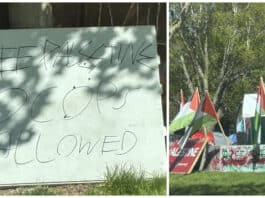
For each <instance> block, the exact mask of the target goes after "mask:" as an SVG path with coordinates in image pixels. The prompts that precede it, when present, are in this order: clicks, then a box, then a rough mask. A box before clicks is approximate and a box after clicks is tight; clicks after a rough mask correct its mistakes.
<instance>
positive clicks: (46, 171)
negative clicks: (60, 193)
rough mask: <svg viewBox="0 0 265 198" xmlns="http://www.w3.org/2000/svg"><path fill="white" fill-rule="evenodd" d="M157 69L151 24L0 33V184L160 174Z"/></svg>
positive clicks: (162, 147)
mask: <svg viewBox="0 0 265 198" xmlns="http://www.w3.org/2000/svg"><path fill="white" fill-rule="evenodd" d="M158 65H159V57H158V55H157V43H156V32H155V28H154V27H153V26H139V27H137V26H136V27H99V28H97V27H92V28H58V29H24V30H22V29H21V30H1V31H0V170H1V171H0V185H13V184H31V183H62V182H63V183H69V182H80V181H98V180H103V179H104V175H105V172H106V167H110V168H111V167H114V166H115V165H122V166H124V167H126V166H128V167H129V166H131V165H132V166H134V167H136V168H141V169H143V170H145V171H146V172H148V173H153V172H159V173H165V167H166V163H165V162H166V160H165V159H166V158H165V145H164V137H163V118H162V106H161V87H160V81H159V68H158ZM147 101H148V102H147ZM125 165H126V166H125Z"/></svg>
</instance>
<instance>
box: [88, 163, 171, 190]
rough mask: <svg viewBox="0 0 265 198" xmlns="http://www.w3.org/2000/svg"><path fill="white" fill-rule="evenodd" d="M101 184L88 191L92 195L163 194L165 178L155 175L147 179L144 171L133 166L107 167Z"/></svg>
mask: <svg viewBox="0 0 265 198" xmlns="http://www.w3.org/2000/svg"><path fill="white" fill-rule="evenodd" d="M105 178H106V181H105V182H104V184H103V185H101V186H99V187H97V188H95V189H93V190H92V191H88V193H87V194H94V195H165V194H166V178H165V177H160V176H155V177H153V178H152V179H150V180H148V179H146V177H145V173H144V172H143V171H141V170H136V169H135V168H134V167H129V168H125V167H123V166H122V167H119V166H115V167H114V168H113V169H110V168H107V172H106V175H105Z"/></svg>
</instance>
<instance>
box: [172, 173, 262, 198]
mask: <svg viewBox="0 0 265 198" xmlns="http://www.w3.org/2000/svg"><path fill="white" fill-rule="evenodd" d="M170 194H171V195H265V173H237V172H209V171H203V172H195V173H191V174H190V175H176V174H170Z"/></svg>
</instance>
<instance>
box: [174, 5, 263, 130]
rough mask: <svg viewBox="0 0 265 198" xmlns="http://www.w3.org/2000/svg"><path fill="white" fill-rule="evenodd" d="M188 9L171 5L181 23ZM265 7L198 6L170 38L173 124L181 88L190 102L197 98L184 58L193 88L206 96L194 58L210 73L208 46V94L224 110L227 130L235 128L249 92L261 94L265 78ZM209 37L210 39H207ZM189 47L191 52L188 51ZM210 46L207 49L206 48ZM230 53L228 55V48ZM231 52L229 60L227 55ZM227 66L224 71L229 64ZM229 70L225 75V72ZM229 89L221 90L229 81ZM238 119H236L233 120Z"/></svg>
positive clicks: (175, 16) (190, 9)
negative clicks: (193, 94)
mask: <svg viewBox="0 0 265 198" xmlns="http://www.w3.org/2000/svg"><path fill="white" fill-rule="evenodd" d="M181 8H183V4H181V3H171V4H170V10H171V13H174V14H171V19H170V21H171V23H173V21H174V20H175V21H178V20H179V18H178V16H180V12H181ZM264 21H265V4H263V3H238V4H234V3H192V4H191V6H190V8H189V10H188V11H187V14H186V16H185V17H183V18H182V25H181V27H180V30H179V31H177V32H176V33H175V34H174V35H173V36H172V37H171V40H170V45H169V47H170V56H169V58H170V120H171V119H172V118H173V116H174V115H175V114H176V112H177V111H178V106H179V104H178V101H179V90H180V89H181V88H182V89H183V91H184V95H185V97H186V99H187V98H188V97H189V96H190V95H191V91H190V90H189V89H188V84H187V78H186V77H185V75H184V70H183V67H182V62H181V59H180V56H183V58H184V60H185V64H186V67H187V70H188V72H189V75H190V79H191V81H192V84H193V87H199V90H200V93H201V94H203V91H204V90H203V89H204V88H205V87H204V84H203V80H202V78H201V77H200V76H199V75H198V69H196V66H195V64H194V61H193V60H192V59H191V55H192V56H194V59H196V61H197V62H198V64H199V65H200V66H201V68H202V70H203V72H204V71H205V68H206V66H205V65H206V64H205V54H204V53H203V51H204V48H205V47H206V48H207V51H208V60H209V71H208V72H206V74H205V76H206V80H208V83H209V84H208V90H209V93H210V95H211V97H212V98H214V97H216V98H219V100H217V102H216V103H215V106H216V108H217V109H220V110H222V112H223V114H224V117H223V119H222V122H223V125H224V128H225V129H230V130H231V129H233V127H234V122H235V119H236V112H237V109H238V106H239V104H240V102H241V101H242V100H243V94H244V93H255V92H256V87H257V85H258V82H259V77H260V76H263V77H264V76H265V70H264V62H265V56H264V52H265V45H264V43H265V34H264V28H265V26H264ZM206 39H207V41H206ZM184 40H185V42H186V45H187V46H189V48H190V51H189V50H187V48H186V47H185V43H184ZM206 43H207V45H206ZM228 48H229V49H230V50H228V51H227V49H228ZM225 53H226V61H224V54H225ZM224 64H225V65H226V67H223V65H224ZM222 72H223V74H224V75H223V74H222ZM224 79H225V81H224V88H223V90H222V91H221V93H220V95H217V88H218V86H219V85H220V83H221V82H222V80H224ZM231 118H232V119H231Z"/></svg>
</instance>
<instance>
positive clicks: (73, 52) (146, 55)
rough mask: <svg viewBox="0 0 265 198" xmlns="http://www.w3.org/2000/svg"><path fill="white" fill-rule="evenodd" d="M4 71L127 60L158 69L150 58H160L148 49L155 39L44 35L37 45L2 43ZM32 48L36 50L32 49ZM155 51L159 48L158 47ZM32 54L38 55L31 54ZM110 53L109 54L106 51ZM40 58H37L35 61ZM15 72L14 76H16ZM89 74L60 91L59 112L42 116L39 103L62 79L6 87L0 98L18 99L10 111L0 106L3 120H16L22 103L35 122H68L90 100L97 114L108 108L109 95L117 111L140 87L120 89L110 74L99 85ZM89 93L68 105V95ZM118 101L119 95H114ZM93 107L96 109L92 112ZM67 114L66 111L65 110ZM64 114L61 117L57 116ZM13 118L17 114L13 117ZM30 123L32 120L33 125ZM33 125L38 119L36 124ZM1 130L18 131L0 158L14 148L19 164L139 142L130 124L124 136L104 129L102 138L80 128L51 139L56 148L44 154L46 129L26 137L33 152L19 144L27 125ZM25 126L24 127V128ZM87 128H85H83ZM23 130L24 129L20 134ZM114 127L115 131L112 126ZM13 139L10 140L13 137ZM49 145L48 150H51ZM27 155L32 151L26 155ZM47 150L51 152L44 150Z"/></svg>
mask: <svg viewBox="0 0 265 198" xmlns="http://www.w3.org/2000/svg"><path fill="white" fill-rule="evenodd" d="M0 46H1V47H0V77H1V78H2V79H4V78H5V74H7V73H8V74H10V73H11V74H12V73H14V72H16V73H18V72H19V71H22V70H26V69H27V70H30V69H32V68H35V67H40V68H43V69H44V70H47V71H48V70H51V69H54V68H56V67H63V68H65V69H67V68H74V67H76V68H77V69H81V71H80V72H82V71H83V69H86V70H88V74H89V75H90V74H91V73H92V72H93V71H94V70H95V69H96V68H97V67H105V66H108V67H109V66H112V65H124V67H129V66H132V65H133V66H143V67H146V68H148V69H151V70H155V68H154V67H152V65H149V64H148V61H149V60H152V59H156V55H154V54H152V53H151V55H150V49H151V48H153V44H152V43H148V42H145V41H143V42H142V43H139V42H138V43H137V44H133V43H127V44H115V45H114V44H110V43H98V42H95V41H93V40H88V41H86V43H85V44H84V45H80V44H73V43H71V42H70V41H65V42H62V43H59V42H56V41H52V40H51V39H46V40H44V41H43V42H42V43H40V44H38V45H30V44H29V45H23V46H15V47H14V46H4V45H0ZM33 51H34V53H32V52H33ZM155 53H156V52H155ZM33 54H34V55H33ZM106 54H107V55H106ZM36 62H37V63H36ZM13 77H16V76H13ZM90 80H91V77H88V82H87V84H85V85H84V83H82V85H79V84H78V83H77V84H76V85H72V86H70V87H69V88H68V89H67V90H66V91H65V92H64V93H63V94H62V96H61V98H60V99H59V100H56V103H57V104H56V106H60V107H61V112H58V114H56V115H54V114H52V113H51V114H48V115H46V117H45V118H40V117H39V116H38V115H39V114H40V109H39V108H40V107H39V105H40V104H42V103H45V101H44V102H43V101H42V100H44V99H45V98H47V96H49V94H50V93H51V92H54V91H56V90H57V89H59V88H60V87H59V85H56V83H55V84H54V85H53V86H48V87H47V88H44V89H42V90H40V91H39V92H38V93H34V95H32V94H31V90H27V88H26V87H5V88H2V89H1V90H0V103H1V102H3V101H1V98H4V97H5V96H6V95H8V96H9V98H11V99H12V97H10V96H12V95H13V96H16V97H17V98H19V102H18V103H17V105H15V108H13V107H12V108H10V109H9V111H8V112H7V113H5V112H1V109H0V124H5V122H8V121H12V119H14V118H15V116H16V115H17V114H18V113H19V112H20V111H22V110H23V109H24V110H26V111H29V119H30V120H31V121H32V123H33V124H34V123H35V124H36V125H37V126H38V125H42V124H45V123H46V124H47V123H56V121H58V119H60V120H61V121H63V122H68V121H70V120H74V119H76V118H77V117H79V116H82V114H84V113H85V112H88V111H89V110H90V109H89V106H90V104H92V103H93V105H94V106H95V107H96V109H97V112H96V113H97V115H100V114H101V113H104V108H103V107H102V104H103V103H104V102H105V101H107V100H110V99H115V98H119V103H115V104H114V103H113V105H112V106H111V107H110V108H111V110H112V111H119V110H122V109H123V108H124V107H126V104H127V101H128V96H129V95H130V93H131V92H135V91H138V90H140V89H141V88H140V87H134V88H132V87H130V88H128V89H123V90H122V93H121V89H120V88H119V86H118V85H117V84H116V83H115V82H111V81H110V80H104V79H103V80H101V81H99V82H98V84H97V85H96V86H95V85H93V86H91V85H90V82H89V81H90ZM106 86H109V87H111V91H110V92H108V93H107V94H106V93H105V92H104V87H106ZM84 92H85V93H86V96H85V97H86V100H85V103H84V104H82V105H79V106H78V108H76V109H75V110H74V112H73V111H71V110H69V109H71V108H69V106H68V101H71V100H73V98H74V96H75V95H76V94H80V93H84ZM112 101H117V100H112ZM72 109H73V108H72ZM93 113H94V112H93ZM62 115H63V116H62ZM58 116H60V117H58ZM14 120H15V119H14ZM32 123H30V124H31V125H32ZM33 126H34V125H33ZM4 130H5V128H4V129H2V131H0V138H1V136H2V138H4V136H5V135H7V134H8V135H10V136H12V135H13V134H16V135H14V137H9V141H10V142H9V144H7V145H6V146H5V147H4V148H0V151H5V152H1V154H2V155H0V158H9V157H10V156H11V151H13V152H12V155H13V158H14V162H15V163H16V164H17V165H25V164H29V163H32V162H38V163H50V162H53V161H56V160H57V159H59V158H69V157H71V156H77V155H85V156H86V157H87V158H89V157H90V156H91V155H93V153H97V154H99V155H108V154H113V155H116V156H122V155H126V154H128V153H129V152H131V151H132V150H133V149H134V148H135V147H136V145H137V136H136V134H137V133H136V132H135V131H133V130H130V129H123V130H122V131H121V132H120V136H114V135H109V134H108V135H105V136H101V137H98V136H97V138H98V139H96V140H95V139H91V140H90V138H88V137H85V136H84V135H81V134H79V133H72V132H69V133H64V134H65V135H63V136H62V137H60V138H58V139H53V140H52V141H55V142H56V143H55V145H56V146H54V148H52V149H51V150H52V153H48V154H50V157H48V158H47V157H43V155H42V154H41V152H44V151H43V150H41V149H40V148H43V147H41V144H42V140H43V139H45V138H46V137H45V133H44V132H43V131H42V132H38V133H35V136H36V138H34V141H30V142H28V143H27V146H29V147H32V149H31V150H30V152H32V155H34V157H32V155H24V154H23V151H22V150H21V147H20V145H23V143H22V141H21V140H20V138H21V135H22V134H23V133H24V132H25V131H26V130H27V129H26V127H25V129H13V130H17V131H16V133H12V132H13V131H12V132H10V131H8V130H6V131H4ZM20 130H21V131H20ZM84 130H85V129H84ZM69 131H75V130H74V129H69ZM17 133H19V134H20V135H17ZM110 133H111V132H110ZM14 139H15V142H16V143H15V144H14V143H13V142H12V143H11V140H12V141H14ZM49 151H50V150H49ZM27 156H31V157H29V158H26V157H27ZM45 156H47V153H45Z"/></svg>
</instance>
